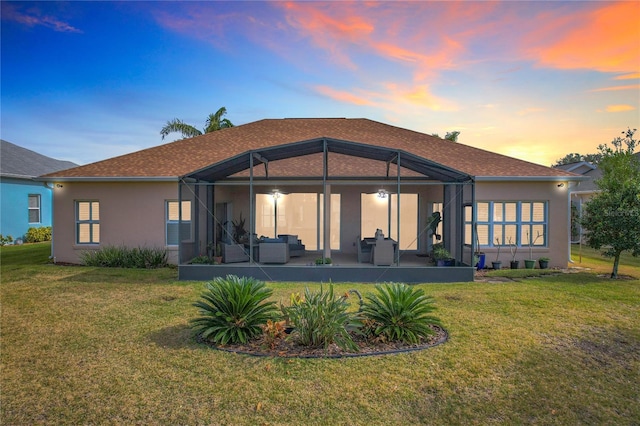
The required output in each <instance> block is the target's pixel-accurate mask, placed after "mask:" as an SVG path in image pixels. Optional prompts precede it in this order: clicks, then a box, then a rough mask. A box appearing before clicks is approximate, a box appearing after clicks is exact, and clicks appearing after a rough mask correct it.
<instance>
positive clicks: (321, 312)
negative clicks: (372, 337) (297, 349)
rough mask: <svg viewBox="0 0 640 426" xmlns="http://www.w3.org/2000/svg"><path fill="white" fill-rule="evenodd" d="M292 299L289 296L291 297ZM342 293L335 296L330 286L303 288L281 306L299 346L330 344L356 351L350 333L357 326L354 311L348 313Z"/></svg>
mask: <svg viewBox="0 0 640 426" xmlns="http://www.w3.org/2000/svg"><path fill="white" fill-rule="evenodd" d="M292 300H293V298H292ZM348 310H349V303H348V302H347V298H346V297H345V296H337V295H336V294H335V293H334V291H333V285H331V284H330V285H329V288H328V290H325V289H324V287H323V286H320V290H319V291H311V290H310V289H309V287H305V290H304V297H303V298H301V299H299V298H298V299H297V300H296V301H295V302H294V303H293V304H292V305H291V306H289V307H287V308H285V315H286V317H287V318H288V320H289V322H290V323H291V325H292V326H293V327H294V328H295V332H294V335H293V336H292V338H295V339H296V340H297V341H298V342H299V343H300V344H301V345H303V346H308V347H311V348H320V347H321V348H324V349H327V348H328V346H329V345H330V344H332V343H335V344H336V345H338V346H339V347H340V348H342V349H345V350H349V351H352V352H357V351H358V346H357V345H356V344H355V343H354V341H353V339H352V337H351V334H350V332H353V331H355V330H357V328H358V327H359V325H360V322H359V319H358V316H357V314H354V313H351V312H349V311H348Z"/></svg>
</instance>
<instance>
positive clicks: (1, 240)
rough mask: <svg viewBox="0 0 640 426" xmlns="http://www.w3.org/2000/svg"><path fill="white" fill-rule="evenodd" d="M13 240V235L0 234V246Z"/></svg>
mask: <svg viewBox="0 0 640 426" xmlns="http://www.w3.org/2000/svg"><path fill="white" fill-rule="evenodd" d="M12 242H13V237H12V236H11V235H7V236H6V237H5V236H4V235H2V234H0V246H4V245H7V244H10V243H12Z"/></svg>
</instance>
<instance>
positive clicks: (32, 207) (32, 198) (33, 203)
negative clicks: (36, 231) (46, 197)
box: [29, 195, 42, 223]
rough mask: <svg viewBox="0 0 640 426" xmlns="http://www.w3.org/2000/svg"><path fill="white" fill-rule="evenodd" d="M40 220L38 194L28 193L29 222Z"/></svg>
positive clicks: (38, 221)
mask: <svg viewBox="0 0 640 426" xmlns="http://www.w3.org/2000/svg"><path fill="white" fill-rule="evenodd" d="M40 222H42V220H41V219H40V195H29V223H40Z"/></svg>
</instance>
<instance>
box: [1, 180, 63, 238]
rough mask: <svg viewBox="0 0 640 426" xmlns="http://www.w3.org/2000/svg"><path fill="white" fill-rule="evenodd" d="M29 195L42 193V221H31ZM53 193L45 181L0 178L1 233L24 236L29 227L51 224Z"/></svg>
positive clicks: (15, 236) (17, 236)
mask: <svg viewBox="0 0 640 426" xmlns="http://www.w3.org/2000/svg"><path fill="white" fill-rule="evenodd" d="M29 195H40V222H37V223H29ZM52 206H53V195H52V191H51V190H50V189H49V188H47V187H46V186H45V185H44V183H43V182H34V181H32V180H29V179H15V178H8V177H3V178H2V179H1V180H0V234H2V235H3V236H5V237H6V236H8V235H10V236H12V237H13V239H14V240H16V239H18V238H24V235H25V234H26V233H27V231H28V230H29V228H32V227H34V228H38V227H41V226H51V218H52Z"/></svg>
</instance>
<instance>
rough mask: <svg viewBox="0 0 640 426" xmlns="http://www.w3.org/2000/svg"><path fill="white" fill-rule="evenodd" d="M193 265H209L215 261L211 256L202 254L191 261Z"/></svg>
mask: <svg viewBox="0 0 640 426" xmlns="http://www.w3.org/2000/svg"><path fill="white" fill-rule="evenodd" d="M189 263H191V264H192V265H209V264H211V263H213V261H212V260H211V259H210V258H209V256H205V255H201V256H196V257H194V258H193V259H191V261H190V262H189Z"/></svg>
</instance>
